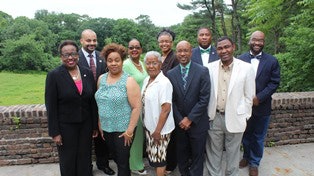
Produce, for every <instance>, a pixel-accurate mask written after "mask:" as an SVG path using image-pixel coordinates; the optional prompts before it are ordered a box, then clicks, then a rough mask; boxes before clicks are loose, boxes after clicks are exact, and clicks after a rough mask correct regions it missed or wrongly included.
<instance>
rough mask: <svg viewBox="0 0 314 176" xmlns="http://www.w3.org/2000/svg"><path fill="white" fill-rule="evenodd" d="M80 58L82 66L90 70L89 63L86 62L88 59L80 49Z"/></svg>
mask: <svg viewBox="0 0 314 176" xmlns="http://www.w3.org/2000/svg"><path fill="white" fill-rule="evenodd" d="M79 57H80V60H79V62H80V63H81V65H82V66H85V67H87V68H89V65H88V62H87V60H86V57H85V55H84V52H83V51H82V49H80V51H79Z"/></svg>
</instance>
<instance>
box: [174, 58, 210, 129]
mask: <svg viewBox="0 0 314 176" xmlns="http://www.w3.org/2000/svg"><path fill="white" fill-rule="evenodd" d="M168 78H169V80H170V81H171V83H172V86H173V97H172V98H173V101H172V106H173V115H174V118H175V123H176V125H177V126H178V124H179V123H180V122H181V120H182V119H183V118H184V117H185V116H187V117H188V118H189V119H190V120H191V121H192V125H191V128H190V129H189V130H190V132H191V133H199V132H204V131H206V130H208V128H209V117H208V115H207V106H208V103H209V97H210V77H209V72H208V68H207V67H203V66H202V65H199V64H197V63H194V62H191V65H190V69H189V73H188V77H187V84H186V90H184V89H183V80H182V76H181V68H180V64H179V65H177V66H176V67H174V68H173V69H171V70H170V71H169V72H168Z"/></svg>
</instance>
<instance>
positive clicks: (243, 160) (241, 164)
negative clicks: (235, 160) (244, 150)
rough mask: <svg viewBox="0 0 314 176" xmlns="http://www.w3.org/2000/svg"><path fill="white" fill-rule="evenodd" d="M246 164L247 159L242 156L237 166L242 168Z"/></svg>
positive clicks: (247, 163)
mask: <svg viewBox="0 0 314 176" xmlns="http://www.w3.org/2000/svg"><path fill="white" fill-rule="evenodd" d="M248 165H249V162H248V160H246V159H244V158H243V159H242V160H241V161H240V163H239V168H240V169H242V168H244V167H246V166H248Z"/></svg>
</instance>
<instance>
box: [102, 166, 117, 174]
mask: <svg viewBox="0 0 314 176" xmlns="http://www.w3.org/2000/svg"><path fill="white" fill-rule="evenodd" d="M98 169H99V170H102V171H103V172H104V173H105V174H107V175H114V174H115V172H114V171H113V170H112V169H111V168H110V167H109V166H108V167H102V168H98Z"/></svg>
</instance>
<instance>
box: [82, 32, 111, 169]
mask: <svg viewBox="0 0 314 176" xmlns="http://www.w3.org/2000/svg"><path fill="white" fill-rule="evenodd" d="M80 42H81V45H82V48H81V49H80V50H79V52H78V53H79V63H78V64H79V65H81V66H85V67H87V68H90V70H92V72H93V76H94V79H95V84H97V80H98V77H99V76H100V75H101V74H103V73H105V72H106V62H105V61H104V60H103V58H101V57H100V53H99V51H97V50H96V47H97V35H96V33H95V32H94V31H93V30H91V29H85V30H84V31H83V32H82V34H81V39H80ZM94 146H95V148H94V149H95V155H96V165H97V168H98V169H99V170H102V171H104V173H105V174H107V175H114V174H115V172H114V171H113V170H112V169H111V168H110V167H109V161H108V158H109V157H108V155H109V154H108V153H109V151H108V148H107V146H106V145H105V142H104V141H103V140H102V138H101V136H100V135H98V136H97V137H96V138H94Z"/></svg>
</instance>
